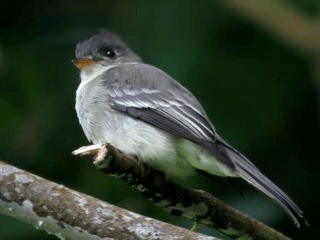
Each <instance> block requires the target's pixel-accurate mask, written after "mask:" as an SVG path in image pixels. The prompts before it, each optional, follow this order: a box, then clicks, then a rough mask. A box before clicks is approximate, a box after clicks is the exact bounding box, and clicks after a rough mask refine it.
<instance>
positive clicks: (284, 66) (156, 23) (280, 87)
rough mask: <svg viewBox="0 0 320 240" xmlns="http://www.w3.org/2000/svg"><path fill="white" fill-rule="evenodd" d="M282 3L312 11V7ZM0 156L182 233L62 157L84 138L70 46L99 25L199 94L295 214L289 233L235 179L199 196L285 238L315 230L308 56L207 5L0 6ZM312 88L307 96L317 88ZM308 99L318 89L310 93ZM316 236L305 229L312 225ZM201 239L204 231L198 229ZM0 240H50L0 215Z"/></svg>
mask: <svg viewBox="0 0 320 240" xmlns="http://www.w3.org/2000/svg"><path fill="white" fill-rule="evenodd" d="M291 2H292V4H293V5H294V6H295V7H297V8H298V9H299V10H301V11H302V12H303V13H304V14H306V15H308V16H315V15H316V13H317V10H319V2H317V1H315V0H314V1H312V0H308V1H307V0H295V1H291ZM0 26H1V30H0V47H1V52H0V158H1V159H3V160H5V161H7V162H8V163H10V164H13V165H15V166H17V167H20V168H23V169H26V170H28V171H30V172H32V173H35V174H37V175H40V176H42V177H45V178H47V179H50V180H53V181H56V182H58V183H61V184H64V185H66V186H68V187H71V188H73V189H76V190H78V191H81V192H83V193H86V194H90V195H92V196H95V197H97V198H100V199H102V200H105V201H107V202H110V203H113V204H115V205H118V206H121V207H124V208H127V209H130V210H132V211H135V212H138V213H141V214H144V215H147V216H150V217H153V218H157V219H160V220H163V221H166V222H170V223H174V224H176V225H180V226H184V227H187V228H190V227H191V226H192V222H190V221H187V220H185V219H182V218H178V217H172V216H170V215H168V214H167V213H164V212H162V211H161V210H160V209H157V208H156V207H154V206H153V204H151V203H149V202H148V201H147V200H145V199H143V198H142V197H140V195H139V194H138V193H136V192H135V191H134V190H132V189H130V188H129V187H127V186H126V185H125V184H124V183H122V182H120V181H119V180H117V179H113V178H111V177H106V176H104V175H102V174H100V173H99V172H98V171H97V170H96V169H95V168H94V167H93V165H92V164H91V161H90V160H89V159H87V160H85V159H78V158H76V157H73V156H72V155H71V152H72V151H73V150H74V149H76V148H78V147H80V146H83V145H87V144H88V142H87V140H86V138H85V136H84V134H83V133H82V129H81V127H80V125H79V123H78V120H77V117H76V113H75V110H74V104H75V91H76V88H77V85H78V84H79V72H78V71H77V69H76V68H75V67H74V66H73V65H72V63H71V59H72V58H73V57H74V49H75V45H76V43H77V42H78V41H82V40H84V39H85V38H87V37H88V36H90V35H91V34H93V33H95V32H96V31H98V30H100V29H101V28H104V29H109V30H112V31H114V32H116V33H118V34H119V35H120V36H122V38H123V39H124V41H125V42H127V43H128V45H129V46H130V47H131V48H132V49H133V50H134V51H135V52H136V53H137V54H139V55H140V56H141V57H142V59H143V60H144V62H146V63H149V64H152V65H154V66H157V67H159V68H161V69H163V70H164V71H166V72H167V73H169V74H170V75H171V76H172V77H174V78H175V79H177V80H178V81H180V82H181V83H182V84H184V85H185V86H187V87H188V88H189V89H190V90H191V91H192V92H193V93H194V94H195V96H197V97H198V98H199V100H200V101H201V103H202V104H203V105H204V108H205V109H206V110H207V112H208V115H209V116H210V118H211V119H212V121H213V122H214V124H215V126H216V129H217V130H218V132H219V133H220V135H222V136H223V137H224V138H225V139H226V140H227V141H228V142H230V143H231V144H232V145H234V146H235V147H236V148H238V149H239V150H240V151H241V152H243V153H244V154H245V155H247V156H248V157H249V158H250V159H251V160H252V161H253V162H254V163H255V164H256V165H257V166H258V167H259V168H260V169H261V170H262V171H263V172H264V173H265V174H266V175H267V176H269V177H270V178H271V179H272V180H273V181H274V182H275V183H277V184H278V185H279V186H280V187H281V188H282V189H283V190H285V192H287V193H288V194H289V195H290V196H291V197H292V198H293V199H294V200H295V201H296V202H297V203H298V205H299V206H301V208H302V209H303V210H304V212H305V215H306V217H307V218H308V220H309V222H310V224H311V227H310V228H302V229H296V227H295V226H294V225H293V224H292V222H291V221H290V219H289V218H288V217H287V216H286V215H285V214H284V213H283V211H282V210H281V209H280V208H279V207H278V206H277V205H276V204H275V203H274V202H273V201H271V200H270V199H268V198H266V197H265V196H264V195H263V194H262V193H260V192H258V191H256V190H255V189H253V188H252V187H250V186H248V185H247V184H245V183H243V182H242V181H240V180H238V181H237V188H239V189H240V190H241V191H242V192H243V193H244V197H241V196H240V195H239V194H238V193H237V191H236V190H234V189H233V188H229V187H226V186H225V185H221V184H219V183H216V182H212V181H210V180H206V179H202V178H201V179H197V178H193V179H189V180H188V181H187V184H190V185H192V186H194V187H197V188H202V189H206V190H208V191H210V192H212V193H213V194H214V195H216V196H218V197H219V198H221V199H222V200H224V201H225V202H227V203H229V204H230V205H232V206H233V207H235V208H236V209H239V210H240V211H242V212H245V213H247V214H249V215H250V216H252V217H254V218H256V219H258V220H260V221H263V222H265V223H266V224H268V225H270V226H273V227H275V228H276V229H278V230H280V231H283V232H284V233H285V234H287V235H289V236H290V237H292V238H294V239H315V236H313V233H315V231H316V230H317V231H319V229H316V227H319V221H318V218H317V217H318V216H319V213H320V211H319V197H318V196H317V194H319V183H320V179H319V170H320V168H319V154H318V149H319V143H320V141H319V135H318V134H319V111H318V110H319V98H318V97H319V95H318V96H317V89H316V84H315V81H314V80H316V81H320V79H314V75H313V71H312V69H313V67H314V60H313V59H312V58H311V57H307V56H306V55H304V54H303V53H301V52H299V51H297V50H295V48H294V47H290V46H287V44H285V43H284V42H281V41H278V39H277V37H271V35H270V34H268V33H266V32H265V31H263V30H262V29H260V28H259V26H257V25H255V24H253V23H252V22H250V21H246V20H244V19H242V18H240V17H239V16H238V15H237V14H235V13H234V12H231V11H229V10H227V9H226V8H225V7H224V6H222V5H221V4H219V2H216V1H209V0H207V1H148V0H145V1H130V0H127V1H75V0H74V1H53V0H52V1H10V3H9V2H6V1H1V3H0ZM318 90H319V89H318ZM318 93H319V91H318ZM315 229H316V230H315ZM198 230H199V231H201V232H203V233H206V234H214V233H213V231H212V230H210V229H208V228H205V227H202V226H198ZM0 239H32V240H35V239H55V237H53V236H48V235H47V234H46V233H45V232H43V231H40V230H36V229H35V228H34V227H32V226H29V225H26V224H24V223H21V222H19V221H17V220H15V219H13V218H9V217H6V216H2V215H1V216H0Z"/></svg>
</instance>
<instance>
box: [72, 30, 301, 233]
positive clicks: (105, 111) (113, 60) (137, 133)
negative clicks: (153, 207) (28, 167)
mask: <svg viewBox="0 0 320 240" xmlns="http://www.w3.org/2000/svg"><path fill="white" fill-rule="evenodd" d="M75 55H76V58H75V59H74V60H73V62H74V64H75V65H76V66H77V67H78V68H79V69H80V70H81V73H80V77H81V83H80V85H79V87H78V89H77V93H76V111H77V115H78V118H79V121H80V124H81V126H82V128H83V131H84V133H85V135H86V136H87V138H88V140H89V141H91V142H92V143H94V144H97V143H100V142H107V143H110V144H112V145H113V146H115V147H117V148H118V149H120V150H121V151H123V152H124V153H125V154H128V155H134V156H137V157H138V158H139V159H140V160H141V161H143V162H145V163H147V164H148V165H150V166H152V167H154V168H155V169H158V170H160V171H162V172H164V173H165V174H166V175H167V176H168V177H169V178H179V177H180V178H181V177H187V176H190V175H192V174H193V173H194V172H195V171H197V170H200V171H203V172H206V173H208V174H213V175H217V176H222V177H224V176H227V177H241V178H242V179H244V180H245V181H247V182H248V183H250V184H251V185H253V186H254V187H255V188H257V189H259V190H260V191H262V192H263V193H265V194H266V195H268V196H269V197H270V198H272V199H273V200H275V201H276V202H277V203H278V204H279V205H280V206H281V207H282V208H283V209H284V210H285V211H286V213H287V214H288V215H289V216H290V217H291V219H292V220H293V221H294V223H295V224H296V225H297V226H298V227H300V224H301V222H304V221H305V220H304V217H303V213H302V211H301V210H300V208H299V207H298V206H297V205H296V204H295V203H294V202H293V200H291V198H290V197H288V196H287V195H286V194H285V193H284V192H283V191H282V190H281V189H280V188H279V187H277V186H276V185H275V184H274V183H273V182H271V181H270V180H269V179H268V178H267V177H266V176H264V175H263V174H262V173H261V172H260V171H259V169H258V168H257V167H256V166H254V165H253V164H252V163H251V162H250V161H249V160H248V159H247V158H246V157H245V156H244V155H242V154H241V153H240V152H239V151H237V150H236V149H234V148H233V147H232V146H230V145H229V144H227V143H226V142H225V141H224V140H223V139H222V138H221V137H220V136H219V135H218V134H217V132H216V130H215V128H214V127H213V125H212V123H211V122H210V120H209V118H208V116H207V114H206V113H205V111H204V109H203V108H202V106H201V104H200V103H199V102H198V100H197V99H196V98H195V97H194V96H193V95H192V94H191V93H190V91H188V90H187V89H186V88H185V87H183V86H182V85H181V84H179V83H178V82H177V81H175V80H174V79H173V78H171V77H170V76H169V75H168V74H166V73H165V72H163V71H162V70H160V69H158V68H156V67H153V66H151V65H148V64H145V63H143V62H142V61H141V59H140V58H139V56H137V55H136V54H135V53H134V52H133V51H132V50H131V49H130V48H128V47H127V46H126V44H125V43H124V42H123V41H122V40H121V39H120V38H119V37H118V36H117V35H115V34H113V33H110V32H102V33H99V34H97V35H94V36H92V37H91V38H89V39H87V40H85V41H83V42H80V43H78V44H77V47H76V51H75Z"/></svg>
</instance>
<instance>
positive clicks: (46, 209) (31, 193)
mask: <svg viewBox="0 0 320 240" xmlns="http://www.w3.org/2000/svg"><path fill="white" fill-rule="evenodd" d="M0 213H3V214H6V215H9V216H12V217H15V218H17V219H20V220H22V221H24V222H26V223H30V224H33V225H34V226H35V227H37V228H40V229H43V230H45V231H47V232H48V233H50V234H54V235H56V236H57V237H59V238H61V239H76V240H91V239H92V240H98V239H121V240H126V239H151V240H152V239H154V240H155V239H169V240H170V239H202V240H204V239H208V240H214V239H216V240H217V238H214V237H208V236H204V235H201V234H198V233H195V232H191V231H189V230H186V229H183V228H179V227H176V226H173V225H170V224H167V223H163V222H160V221H157V220H154V219H151V218H148V217H144V216H141V215H139V214H136V213H133V212H129V211H127V210H125V209H121V208H118V207H116V206H113V205H110V204H108V203H105V202H102V201H100V200H98V199H96V198H93V197H90V196H87V195H85V194H82V193H79V192H76V191H73V190H70V189H68V188H66V187H64V186H62V185H58V184H56V183H53V182H50V181H48V180H45V179H43V178H40V177H38V176H35V175H33V174H31V173H28V172H26V171H23V170H20V169H18V168H15V167H13V166H11V165H8V164H6V163H4V162H1V161H0Z"/></svg>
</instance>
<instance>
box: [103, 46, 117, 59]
mask: <svg viewBox="0 0 320 240" xmlns="http://www.w3.org/2000/svg"><path fill="white" fill-rule="evenodd" d="M101 53H102V55H103V56H105V57H108V58H114V57H115V56H116V53H115V52H114V51H113V50H112V49H111V48H103V49H101Z"/></svg>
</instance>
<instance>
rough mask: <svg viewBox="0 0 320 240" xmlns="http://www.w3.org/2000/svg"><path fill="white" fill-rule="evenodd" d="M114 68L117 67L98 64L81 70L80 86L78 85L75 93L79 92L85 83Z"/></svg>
mask: <svg viewBox="0 0 320 240" xmlns="http://www.w3.org/2000/svg"><path fill="white" fill-rule="evenodd" d="M115 66H117V65H116V64H114V65H109V66H103V65H100V64H93V65H92V66H90V67H86V68H84V69H82V70H81V72H80V78H81V82H80V85H79V87H78V90H77V91H80V90H81V89H82V88H83V87H84V86H85V85H86V84H87V83H89V82H91V81H92V80H94V79H96V78H97V77H99V76H100V75H101V74H102V73H103V72H105V71H108V70H109V69H111V68H113V67H115Z"/></svg>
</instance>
